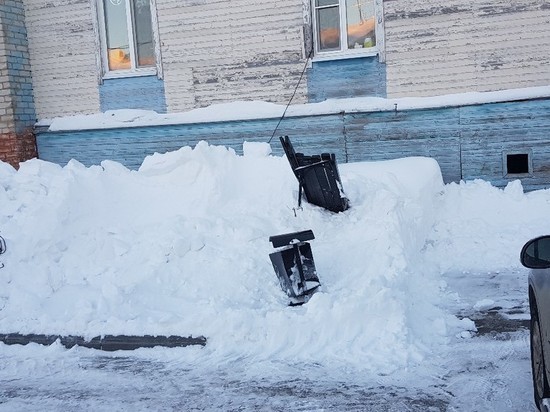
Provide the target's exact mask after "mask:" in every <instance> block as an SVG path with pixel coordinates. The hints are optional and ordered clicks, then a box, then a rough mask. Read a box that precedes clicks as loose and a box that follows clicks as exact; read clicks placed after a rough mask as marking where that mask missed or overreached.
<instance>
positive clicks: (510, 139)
mask: <svg viewBox="0 0 550 412" xmlns="http://www.w3.org/2000/svg"><path fill="white" fill-rule="evenodd" d="M460 124H461V144H462V163H463V167H462V173H463V176H464V178H465V179H474V178H476V177H479V176H487V178H488V180H491V181H492V182H495V183H496V184H498V185H505V184H506V183H507V182H508V181H510V180H513V179H515V178H516V177H515V176H509V177H507V178H506V177H504V173H505V168H504V165H503V152H507V151H509V152H522V153H527V152H531V153H532V166H533V176H531V177H529V178H523V177H521V180H522V181H523V182H528V183H529V184H530V185H540V186H543V187H548V186H550V99H541V100H531V101H525V102H522V103H521V104H514V103H501V104H499V105H496V104H491V105H483V106H479V107H464V108H463V109H462V110H461V112H460Z"/></svg>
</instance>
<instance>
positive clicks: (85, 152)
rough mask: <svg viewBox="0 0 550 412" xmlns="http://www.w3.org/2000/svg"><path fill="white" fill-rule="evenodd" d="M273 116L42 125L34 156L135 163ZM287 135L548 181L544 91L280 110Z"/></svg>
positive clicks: (308, 146) (305, 143) (474, 172)
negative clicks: (528, 95)
mask: <svg viewBox="0 0 550 412" xmlns="http://www.w3.org/2000/svg"><path fill="white" fill-rule="evenodd" d="M277 122H278V119H262V120H250V121H238V122H220V123H203V124H188V125H175V126H158V127H138V128H126V129H110V130H96V131H79V132H42V133H39V135H38V147H39V154H40V156H41V157H42V158H43V159H45V160H49V161H53V162H56V163H59V164H62V165H64V164H66V163H67V162H68V161H69V160H70V159H71V158H75V159H77V160H79V161H81V162H82V163H84V164H85V165H92V164H99V163H100V162H101V161H102V160H104V159H111V160H116V161H119V162H121V163H123V164H125V165H126V166H128V167H130V168H133V169H137V168H139V165H140V164H141V162H142V160H143V158H144V157H145V156H147V155H150V154H153V153H155V152H159V153H163V152H166V151H171V150H177V149H179V148H180V147H182V146H194V145H195V144H196V143H197V142H198V141H200V140H206V141H208V142H209V143H210V144H216V145H225V146H228V147H232V148H233V149H235V150H236V151H237V153H241V149H242V143H243V142H244V141H260V142H267V141H269V139H270V138H271V136H272V134H273V130H274V128H275V127H276V125H277ZM281 135H288V136H290V137H291V140H292V142H293V143H294V146H295V147H296V149H297V151H302V152H304V153H306V154H316V153H323V152H330V153H335V154H336V157H337V160H338V161H339V162H357V161H375V160H387V159H395V158H401V157H408V156H428V157H432V158H434V159H436V160H437V161H438V163H439V165H440V168H441V171H442V174H443V177H444V180H445V182H451V181H459V180H461V179H466V180H470V179H476V178H482V179H486V180H489V181H491V182H493V183H494V184H496V185H500V186H503V185H505V184H507V183H508V182H510V181H512V180H515V179H518V178H519V179H521V181H522V183H523V185H524V187H525V188H527V189H533V188H542V187H549V186H550V164H549V163H550V162H549V161H548V160H547V159H550V144H549V143H550V141H549V140H550V99H540V100H528V101H517V102H509V103H492V104H484V105H473V106H464V107H447V108H438V109H422V110H407V111H386V112H364V113H340V114H333V115H324V116H310V117H294V118H292V117H289V118H285V119H284V120H283V122H282V123H281V125H280V126H279V129H278V130H277V132H276V133H275V138H274V139H273V140H272V142H271V146H272V148H273V150H274V153H275V154H277V155H281V154H282V150H281V147H280V144H279V142H278V136H281ZM507 151H514V152H518V151H519V152H524V151H525V152H527V151H530V153H532V164H533V173H532V175H530V176H528V175H522V176H504V175H503V167H502V163H503V154H504V153H506V152H507Z"/></svg>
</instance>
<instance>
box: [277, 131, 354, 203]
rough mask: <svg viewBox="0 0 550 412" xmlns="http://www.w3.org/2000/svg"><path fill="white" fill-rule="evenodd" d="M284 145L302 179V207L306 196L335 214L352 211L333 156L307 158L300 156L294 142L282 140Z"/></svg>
mask: <svg viewBox="0 0 550 412" xmlns="http://www.w3.org/2000/svg"><path fill="white" fill-rule="evenodd" d="M279 139H280V141H281V144H282V146H283V149H284V151H285V154H286V157H287V159H288V162H289V163H290V167H291V168H292V171H293V172H294V175H295V176H296V178H297V179H298V183H299V187H298V207H300V206H301V205H302V192H303V194H304V196H305V198H306V200H307V201H308V202H309V203H311V204H314V205H317V206H321V207H323V208H325V209H327V210H330V211H332V212H343V211H344V210H347V209H348V208H349V200H348V199H347V198H346V197H345V196H343V192H344V191H343V189H342V182H341V180H340V174H339V172H338V166H337V164H336V156H335V155H334V154H333V153H322V154H321V155H313V156H306V155H304V154H303V153H296V151H295V150H294V147H293V146H292V143H291V142H290V138H289V137H288V136H281V137H280V138H279Z"/></svg>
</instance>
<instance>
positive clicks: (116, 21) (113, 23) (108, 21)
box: [104, 0, 132, 70]
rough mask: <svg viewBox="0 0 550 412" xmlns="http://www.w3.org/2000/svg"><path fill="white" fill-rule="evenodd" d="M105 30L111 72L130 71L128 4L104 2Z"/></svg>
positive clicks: (113, 0)
mask: <svg viewBox="0 0 550 412" xmlns="http://www.w3.org/2000/svg"><path fill="white" fill-rule="evenodd" d="M104 10H105V30H106V39H107V54H108V63H109V70H123V69H130V68H131V67H132V63H131V61H130V42H129V40H128V23H127V20H126V2H125V1H124V0H107V1H105V2H104Z"/></svg>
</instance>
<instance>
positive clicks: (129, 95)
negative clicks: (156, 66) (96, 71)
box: [99, 76, 166, 113]
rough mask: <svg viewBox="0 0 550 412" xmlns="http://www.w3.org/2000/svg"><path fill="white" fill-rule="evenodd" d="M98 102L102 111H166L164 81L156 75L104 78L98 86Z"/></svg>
mask: <svg viewBox="0 0 550 412" xmlns="http://www.w3.org/2000/svg"><path fill="white" fill-rule="evenodd" d="M99 102H100V108H101V111H102V112H106V111H107V110H118V109H142V110H154V111H155V112H157V113H166V98H165V93H164V81H162V80H159V79H158V78H157V77H156V76H139V77H125V78H120V79H105V80H104V81H103V84H102V85H100V86H99Z"/></svg>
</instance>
